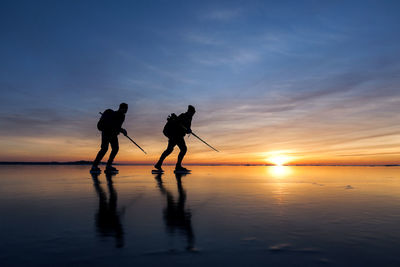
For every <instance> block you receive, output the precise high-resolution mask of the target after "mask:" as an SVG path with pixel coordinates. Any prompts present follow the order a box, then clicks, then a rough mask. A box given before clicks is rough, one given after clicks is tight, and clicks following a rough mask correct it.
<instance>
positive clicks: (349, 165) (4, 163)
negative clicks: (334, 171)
mask: <svg viewBox="0 0 400 267" xmlns="http://www.w3.org/2000/svg"><path fill="white" fill-rule="evenodd" d="M101 164H102V165H105V163H101ZM0 165H92V162H91V161H85V160H80V161H69V162H59V161H42V162H35V161H32V162H29V161H0ZM114 165H120V166H152V165H153V164H151V163H115V164H114ZM165 165H174V164H165ZM186 165H190V166H275V165H272V164H189V163H187V164H186ZM283 166H291V167H295V166H327V167H398V166H400V164H287V165H283Z"/></svg>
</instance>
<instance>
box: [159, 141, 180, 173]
mask: <svg viewBox="0 0 400 267" xmlns="http://www.w3.org/2000/svg"><path fill="white" fill-rule="evenodd" d="M175 146H176V142H175V140H174V139H169V140H168V146H167V149H165V151H164V152H163V153H162V154H161V157H160V159H159V160H158V162H157V163H156V165H154V166H155V167H156V168H157V167H158V168H161V165H162V164H163V162H164V159H165V158H166V157H168V155H169V154H171V153H172V151H174V147H175Z"/></svg>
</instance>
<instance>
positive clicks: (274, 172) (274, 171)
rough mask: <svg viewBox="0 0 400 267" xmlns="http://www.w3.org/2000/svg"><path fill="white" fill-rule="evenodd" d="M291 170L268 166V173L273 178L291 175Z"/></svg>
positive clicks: (284, 167) (286, 167)
mask: <svg viewBox="0 0 400 267" xmlns="http://www.w3.org/2000/svg"><path fill="white" fill-rule="evenodd" d="M291 168H292V167H289V166H269V167H268V172H269V174H270V175H271V176H272V177H274V178H284V177H286V176H288V175H290V174H291Z"/></svg>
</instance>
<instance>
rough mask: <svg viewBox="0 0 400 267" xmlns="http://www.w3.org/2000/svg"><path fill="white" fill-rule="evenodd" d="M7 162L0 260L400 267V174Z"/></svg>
mask: <svg viewBox="0 0 400 267" xmlns="http://www.w3.org/2000/svg"><path fill="white" fill-rule="evenodd" d="M119 169H120V173H119V174H118V175H116V176H114V177H112V178H111V180H110V179H107V177H105V175H104V174H101V175H100V176H99V177H98V178H97V179H96V178H93V177H91V175H90V174H89V172H88V167H87V166H0V212H1V219H0V238H1V242H0V265H1V266H8V265H53V266H59V265H95V264H96V265H102V266H110V265H113V264H115V265H130V266H132V265H142V266H159V265H161V264H162V265H167V266H187V265H189V264H190V265H191V266H204V265H205V264H207V265H209V266H221V265H222V264H228V265H229V266H266V265H268V264H270V265H271V266H276V265H280V266H296V265H297V266H319V265H328V266H367V265H368V266H399V265H400V253H399V252H400V250H399V247H400V180H399V178H400V176H399V174H400V168H398V167H200V166H196V167H193V166H191V169H192V170H193V171H192V174H190V175H187V176H183V177H175V175H174V173H173V171H172V169H171V168H166V172H165V174H163V175H162V176H161V177H160V176H157V175H155V174H151V172H150V171H151V167H150V166H121V167H119Z"/></svg>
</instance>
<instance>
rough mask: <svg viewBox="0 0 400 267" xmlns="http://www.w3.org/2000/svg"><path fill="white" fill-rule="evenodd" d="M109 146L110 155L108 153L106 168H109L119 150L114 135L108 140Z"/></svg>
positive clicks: (116, 137)
mask: <svg viewBox="0 0 400 267" xmlns="http://www.w3.org/2000/svg"><path fill="white" fill-rule="evenodd" d="M110 144H111V153H110V157H109V158H108V161H107V166H111V165H112V163H113V161H114V158H115V156H116V155H117V153H118V150H119V144H118V136H117V135H114V136H112V137H111V138H110Z"/></svg>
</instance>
